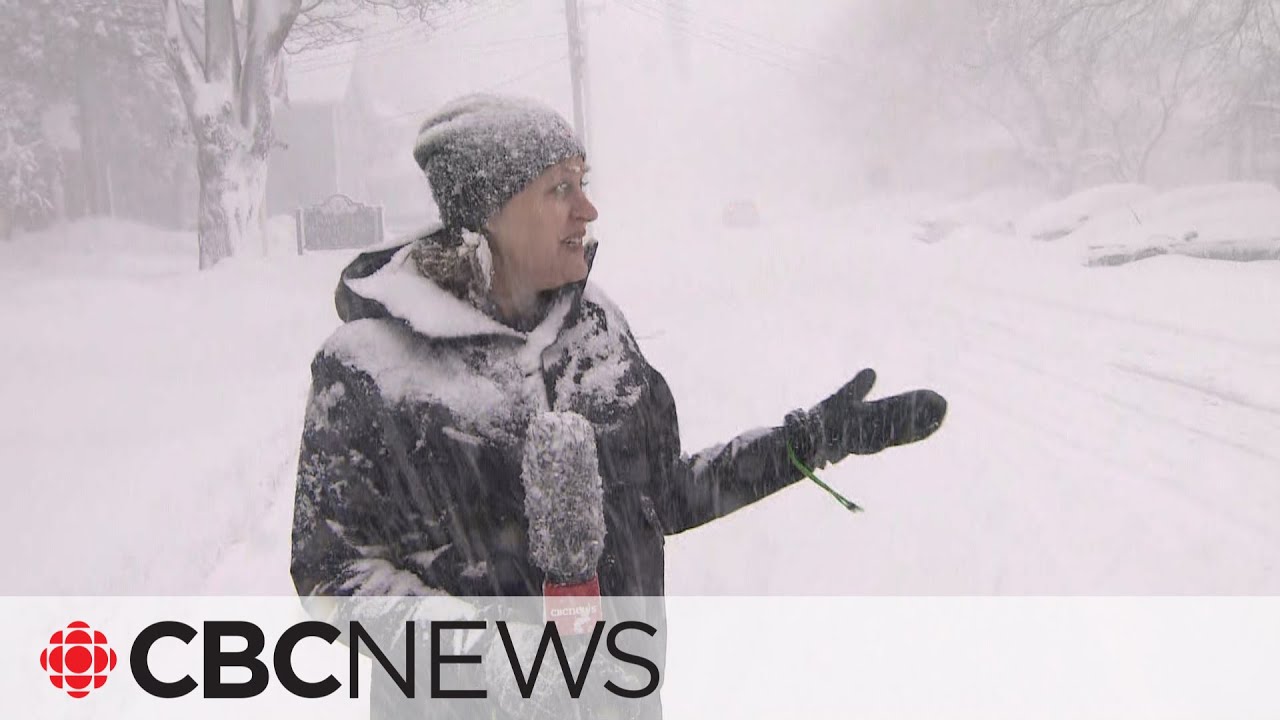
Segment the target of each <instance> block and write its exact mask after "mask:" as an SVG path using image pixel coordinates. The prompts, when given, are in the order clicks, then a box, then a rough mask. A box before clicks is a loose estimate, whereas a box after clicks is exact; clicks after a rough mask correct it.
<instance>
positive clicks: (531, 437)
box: [521, 412, 605, 583]
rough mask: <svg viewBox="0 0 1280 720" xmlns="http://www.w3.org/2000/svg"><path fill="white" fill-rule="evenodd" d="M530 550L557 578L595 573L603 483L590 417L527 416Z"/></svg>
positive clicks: (601, 541)
mask: <svg viewBox="0 0 1280 720" xmlns="http://www.w3.org/2000/svg"><path fill="white" fill-rule="evenodd" d="M521 478H522V480H523V482H524V511H525V517H526V518H527V519H528V521H529V554H530V556H531V558H532V559H533V562H534V564H535V565H537V566H538V567H539V568H541V569H542V571H543V572H544V573H546V574H547V576H548V579H550V580H551V581H553V582H557V583H574V582H582V581H585V580H588V579H590V578H591V577H592V576H594V575H595V574H596V564H597V563H598V562H599V561H600V554H601V553H602V552H604V535H605V525H604V487H603V485H602V484H601V481H600V469H599V464H598V459H597V457H596V440H595V433H594V432H593V430H592V428H591V423H589V422H587V419H586V418H584V417H582V416H581V415H579V414H577V413H573V412H544V413H540V414H539V415H537V416H535V417H534V418H533V419H532V420H531V421H530V422H529V428H528V432H527V433H526V435H525V446H524V458H523V461H522V463H521Z"/></svg>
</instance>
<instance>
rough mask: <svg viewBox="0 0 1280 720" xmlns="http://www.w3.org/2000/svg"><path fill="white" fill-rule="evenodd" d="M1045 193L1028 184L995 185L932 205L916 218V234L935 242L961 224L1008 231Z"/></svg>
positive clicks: (964, 226) (1043, 200)
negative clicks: (944, 203) (939, 204)
mask: <svg viewBox="0 0 1280 720" xmlns="http://www.w3.org/2000/svg"><path fill="white" fill-rule="evenodd" d="M1046 199H1047V197H1046V195H1045V194H1044V193H1043V192H1041V191H1039V190H1034V189H1031V188H1018V187H1010V188H997V189H993V190H986V191H983V192H981V193H978V194H977V195H974V196H972V197H969V198H966V199H964V200H960V201H957V202H953V203H950V204H948V205H943V206H942V207H939V208H935V209H934V210H932V211H931V212H929V213H927V214H926V215H924V216H923V217H921V218H920V219H919V220H917V230H916V233H915V237H916V239H917V240H920V241H922V242H927V243H933V242H938V241H939V240H942V239H943V238H945V237H947V236H948V235H951V234H953V233H955V232H956V231H957V230H960V229H962V228H970V229H978V230H981V231H985V232H995V233H1011V232H1013V229H1014V220H1015V219H1016V218H1018V217H1019V216H1021V215H1022V214H1023V213H1025V212H1026V211H1027V210H1029V209H1030V208H1033V207H1036V206H1038V205H1040V204H1042V203H1044V202H1045V200H1046Z"/></svg>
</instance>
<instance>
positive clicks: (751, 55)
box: [618, 0, 804, 77]
mask: <svg viewBox="0 0 1280 720" xmlns="http://www.w3.org/2000/svg"><path fill="white" fill-rule="evenodd" d="M618 4H619V5H620V6H621V7H623V8H625V9H627V10H630V11H631V12H633V13H635V14H637V15H639V16H641V17H644V18H648V19H649V20H652V21H654V22H657V23H660V24H667V23H668V22H669V20H668V19H667V18H662V17H657V16H655V15H653V14H651V12H650V11H649V10H648V9H644V8H641V7H640V6H639V5H636V4H633V0H618ZM670 25H671V27H672V28H673V29H675V30H677V31H678V32H681V33H683V34H685V35H686V36H688V37H691V38H694V39H696V40H701V41H703V42H705V43H709V44H711V45H715V46H716V47H719V48H721V49H723V50H727V51H729V52H731V53H733V54H735V55H739V56H741V57H745V58H748V59H751V60H755V61H756V62H759V63H763V64H765V65H771V66H773V67H775V68H778V69H779V70H783V71H785V72H788V73H791V74H793V75H796V76H797V77H803V76H804V75H803V73H801V72H800V71H799V70H798V69H797V68H795V67H793V66H792V65H790V64H788V63H787V61H786V60H783V61H779V60H777V59H774V58H770V57H767V56H765V55H763V54H761V53H760V52H759V51H758V50H757V51H756V52H751V51H750V50H744V48H743V47H741V46H738V47H735V46H733V45H731V44H728V43H727V42H726V41H725V40H722V39H720V38H718V37H716V36H714V35H708V34H707V33H705V32H700V31H699V30H697V29H695V26H693V25H691V24H690V23H688V22H681V21H679V20H675V21H670Z"/></svg>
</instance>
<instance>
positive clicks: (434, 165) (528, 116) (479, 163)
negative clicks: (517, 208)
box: [413, 94, 586, 232]
mask: <svg viewBox="0 0 1280 720" xmlns="http://www.w3.org/2000/svg"><path fill="white" fill-rule="evenodd" d="M579 155H582V156H585V155H586V151H585V150H584V149H583V147H582V143H581V142H579V141H578V138H577V137H575V136H574V134H573V128H571V127H570V126H569V123H567V122H565V120H564V118H562V117H560V116H559V115H558V114H557V113H556V112H555V111H554V110H552V109H551V108H549V107H546V106H545V105H543V104H541V103H539V102H536V101H534V100H527V99H523V98H513V97H503V96H498V95H484V94H478V95H467V96H465V97H461V98H458V99H457V100H454V101H453V102H451V103H449V104H447V105H445V106H444V107H443V108H441V109H440V111H439V112H438V113H436V114H435V115H433V116H432V117H430V118H427V120H426V121H425V122H423V123H422V128H421V129H420V130H419V131H418V140H417V142H416V143H415V144H414V147H413V159H414V160H416V161H417V163H418V167H420V168H422V171H423V172H424V173H426V175H427V180H428V182H430V183H431V194H432V195H433V196H434V197H435V200H436V205H437V206H439V208H440V219H441V220H442V221H443V222H444V224H445V227H446V228H449V229H453V230H457V229H461V228H465V229H467V230H471V231H473V232H479V231H480V227H481V225H482V224H483V223H484V221H485V220H487V219H489V217H490V216H491V215H493V214H494V213H495V212H497V211H498V210H499V209H501V208H502V206H503V205H505V204H506V202H507V201H508V200H510V199H511V198H512V197H513V196H515V195H516V194H517V193H519V192H520V191H521V190H523V189H524V187H525V186H526V185H528V184H529V183H530V182H531V181H532V180H533V179H534V178H536V177H538V176H539V175H541V174H542V172H543V171H544V170H546V169H547V168H549V167H551V166H552V165H555V164H556V163H559V162H562V161H564V160H567V159H569V158H571V157H575V156H579Z"/></svg>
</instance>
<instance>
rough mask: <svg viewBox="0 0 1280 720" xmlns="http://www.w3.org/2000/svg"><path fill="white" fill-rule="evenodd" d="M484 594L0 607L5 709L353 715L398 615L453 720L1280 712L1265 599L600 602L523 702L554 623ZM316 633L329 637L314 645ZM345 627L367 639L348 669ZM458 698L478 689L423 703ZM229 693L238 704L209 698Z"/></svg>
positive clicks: (1276, 631)
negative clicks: (598, 615)
mask: <svg viewBox="0 0 1280 720" xmlns="http://www.w3.org/2000/svg"><path fill="white" fill-rule="evenodd" d="M495 602H496V601H495V600H494V599H479V598H472V599H461V600H459V599H451V598H450V599H437V600H431V601H423V600H421V599H412V600H410V599H395V598H392V599H368V600H361V601H344V602H342V603H330V604H327V605H325V606H324V607H313V608H311V614H308V613H307V612H305V611H304V610H303V608H302V606H301V604H300V603H299V601H298V599H297V598H233V597H204V598H164V597H138V598H125V597H44V598H35V597H31V598H24V597H8V598H0V626H3V628H4V630H5V633H6V637H8V638H9V641H8V642H7V643H6V644H5V648H4V650H3V651H0V682H3V685H4V687H3V692H2V694H0V698H2V699H0V704H2V707H3V710H4V712H3V716H4V717H22V718H117V717H118V718H131V719H132V718H143V717H157V718H159V717H165V718H169V717H193V718H204V717H208V718H225V717H228V716H234V717H235V718H237V720H248V719H249V718H272V719H273V720H274V719H277V718H281V717H299V716H305V717H307V718H309V719H311V718H363V717H368V716H369V713H370V706H371V703H370V697H371V695H373V694H376V693H377V692H385V691H387V690H390V691H391V692H392V693H393V694H394V693H395V692H397V689H396V686H395V685H394V684H387V683H385V682H384V683H383V685H382V686H381V687H380V688H378V689H377V690H375V689H374V685H375V683H374V682H373V680H372V675H373V674H374V673H373V668H374V666H375V664H376V662H377V661H376V660H375V659H373V658H372V657H371V656H370V655H368V654H367V653H368V652H369V650H368V645H369V644H374V645H378V646H379V649H381V650H383V651H384V654H385V655H386V656H387V658H388V661H389V662H390V664H391V666H392V667H393V668H395V670H396V672H399V673H403V672H404V670H405V669H406V650H405V647H404V643H403V642H400V641H398V640H397V639H396V638H395V637H392V635H395V634H396V631H395V628H397V627H399V628H404V627H405V625H404V623H405V622H407V621H409V620H413V621H414V623H415V625H414V626H413V628H414V633H415V635H416V636H417V637H418V638H419V640H420V643H419V645H418V646H417V647H418V650H417V652H416V653H415V655H414V664H415V667H414V672H413V673H411V675H412V676H413V680H414V681H415V682H416V685H415V690H416V692H417V698H416V699H417V700H418V701H421V702H427V703H428V704H429V706H430V707H431V708H433V709H434V710H433V712H436V711H438V710H439V708H440V707H444V706H448V707H449V708H451V710H450V711H449V712H450V713H452V714H450V715H449V716H458V717H468V716H476V715H480V714H484V715H485V716H486V717H487V716H488V713H490V711H491V710H492V708H494V707H499V708H501V712H505V713H508V714H511V715H512V716H514V717H534V716H538V715H540V714H546V713H547V712H548V708H556V712H555V715H556V716H565V715H566V714H569V713H574V714H578V715H581V716H596V715H598V713H595V712H594V711H592V710H591V708H592V707H597V706H592V705H590V704H589V703H591V702H603V703H608V704H610V707H612V708H614V710H610V712H614V711H617V712H619V713H621V714H622V716H643V717H652V716H656V715H655V713H656V712H657V699H658V698H659V697H660V698H661V705H662V711H663V714H664V715H665V717H668V718H685V717H715V716H718V717H726V718H728V717H732V718H754V717H759V718H779V717H805V718H823V717H830V718H845V717H859V718H894V719H895V720H896V719H900V718H1011V719H1012V718H1017V719H1019V720H1022V719H1024V718H1028V717H1035V718H1056V717H1061V718H1083V717H1088V718H1136V717H1159V718H1227V717H1229V718H1251V717H1258V718H1274V717H1277V716H1280V693H1277V692H1276V690H1275V688H1276V687H1277V683H1276V679H1277V676H1278V675H1280V599H1277V598H1263V597H1233V598H840V597H832V598H783V597H770V598H760V597H714V598H711V597H703V598H682V597H670V598H666V599H665V622H663V618H662V605H663V603H662V602H661V601H660V600H654V599H648V600H641V599H634V601H633V602H632V604H630V605H619V604H617V603H616V602H615V601H614V600H613V599H608V598H606V599H605V602H606V608H605V611H604V619H603V621H601V623H600V629H599V634H598V637H596V638H595V641H594V643H593V642H592V635H591V632H588V630H590V629H583V632H582V634H578V635H566V637H565V639H564V640H563V647H564V649H565V650H564V653H565V658H566V661H567V662H568V664H569V673H568V674H567V676H566V674H565V673H562V672H561V670H560V661H559V656H558V655H557V649H556V646H555V644H554V642H552V643H551V644H549V645H548V646H547V648H546V650H545V652H544V653H543V655H544V662H543V663H542V666H541V670H540V674H539V676H538V677H537V678H536V683H535V684H534V685H533V686H532V688H531V690H530V692H529V693H528V694H529V695H530V698H529V699H528V700H525V699H524V698H523V693H522V692H521V683H522V682H527V681H528V680H529V679H530V677H531V675H530V672H531V668H532V665H533V659H534V657H535V656H536V655H537V645H538V642H539V640H540V639H541V637H542V634H543V633H544V632H547V628H546V626H545V625H543V624H542V621H543V620H545V619H546V618H545V615H544V614H545V613H549V612H550V609H549V608H545V607H544V606H543V605H542V604H541V603H542V600H541V599H540V598H534V599H529V600H524V601H516V600H509V599H508V600H503V601H501V603H498V604H495ZM501 618H506V619H505V620H502V621H501V622H499V619H501ZM379 619H381V620H386V621H387V622H385V623H382V624H381V625H379ZM320 621H323V624H324V625H327V626H328V627H332V628H334V634H335V635H336V634H338V633H342V637H341V638H336V639H335V640H334V641H333V642H330V641H329V640H327V639H325V638H323V637H321V636H320V635H319V634H316V633H317V631H318V630H322V629H323V628H321V624H322V623H321V622H320ZM353 621H355V622H358V623H360V624H361V630H362V631H363V632H365V633H366V636H364V637H363V642H364V645H362V646H361V647H362V649H363V650H364V653H365V654H361V655H360V656H358V658H357V661H356V670H357V671H356V673H355V675H354V676H353V675H352V674H351V659H352V657H351V651H350V649H349V646H348V644H347V643H349V641H350V639H351V636H352V634H353V633H354V632H355V631H354V630H353V629H352V626H351V623H352V622H353ZM628 621H630V622H633V623H638V624H644V625H647V626H648V627H651V628H652V629H653V630H654V634H653V635H650V634H649V633H648V631H647V630H644V629H642V628H640V627H639V625H637V624H632V625H630V626H625V627H624V626H623V623H624V622H628ZM456 622H471V623H478V624H479V625H473V626H472V627H471V628H469V629H458V628H457V627H455V626H453V625H448V623H456ZM301 623H311V624H310V625H300V624H301ZM436 624H444V626H443V627H442V628H440V630H439V632H438V634H437V635H436V636H435V637H432V628H433V627H434V625H436ZM481 626H482V627H481ZM389 630H390V632H391V635H388V634H386V633H387V632H388V631H389ZM566 632H567V633H571V632H573V631H572V630H566ZM220 635H221V636H222V638H221V640H218V637H219V636H220ZM254 635H260V638H259V640H260V643H261V645H262V648H261V649H260V650H257V649H256V648H254V647H252V646H253V644H254V642H255V641H254V640H253V639H250V638H251V636H254ZM557 635H558V633H557ZM664 638H665V643H666V647H665V662H664V653H663V650H662V646H661V641H662V640H663V639H664ZM397 643H398V644H397ZM282 645H283V646H286V647H285V650H286V651H285V652H284V654H283V658H284V662H283V664H282V663H281V652H282V651H281V646H282ZM508 646H509V647H510V651H508V650H507V647H508ZM246 648H247V649H248V650H249V652H248V653H245V652H244V651H245V650H246ZM592 648H594V650H592ZM255 650H256V652H255ZM219 651H220V652H221V653H222V655H221V656H219V655H218V654H217V653H218V652H219ZM433 653H438V656H437V655H433ZM513 655H514V657H513ZM246 656H253V659H256V660H257V661H259V662H260V664H261V670H260V672H259V675H258V676H256V677H255V674H254V671H252V670H251V669H250V667H249V666H252V665H254V664H255V663H254V662H253V661H252V660H250V659H246ZM468 657H470V658H474V659H466V658H468ZM584 657H590V658H591V659H590V661H589V662H585V663H584ZM459 658H463V659H461V660H459ZM646 660H648V661H650V662H651V667H652V669H650V666H647V665H646V664H645V661H646ZM513 663H514V665H513ZM219 665H221V670H218V666H219ZM282 668H283V671H284V673H287V674H291V675H292V676H293V677H292V679H288V678H285V677H284V675H283V674H282V672H281V670H282ZM583 668H586V674H585V675H583V674H582V670H583ZM437 672H438V673H439V678H438V683H437V684H438V686H437V685H436V684H433V683H435V682H436V681H437V678H434V677H433V675H434V674H435V673H437ZM652 674H659V675H660V678H659V682H660V686H661V687H660V689H658V688H657V684H656V683H650V680H651V679H653V678H651V675H652ZM517 675H520V676H523V677H517ZM140 678H141V679H140ZM330 678H331V679H332V681H331V682H330V683H329V684H328V686H327V687H326V686H325V684H324V681H326V680H329V679H330ZM353 678H354V679H353ZM574 680H578V681H580V682H581V692H580V697H578V698H573V697H570V695H572V693H571V692H569V691H568V689H567V683H569V684H571V683H572V681H574ZM614 681H616V682H614ZM610 682H613V683H614V684H613V688H614V690H617V691H620V692H615V691H614V690H609V689H608V683H610ZM255 683H257V685H255ZM335 683H336V684H335ZM650 685H653V687H649V686H650ZM353 686H355V687H356V688H357V689H358V692H357V695H358V697H356V698H354V699H353V698H352V697H351V694H352V689H353ZM525 687H526V689H529V686H528V685H527V684H526V686H525ZM157 689H159V690H160V695H165V694H177V695H179V696H178V697H172V698H166V697H161V696H157V693H156V690H157ZM300 689H301V690H302V691H303V694H306V693H307V692H316V693H318V692H320V691H323V690H325V689H328V690H329V692H328V693H327V694H326V695H325V696H324V697H318V698H309V697H301V696H299V690H300ZM468 689H470V690H480V689H483V690H486V691H487V692H488V697H487V698H485V699H483V700H478V701H477V700H458V699H452V698H442V697H436V698H432V697H429V696H431V695H435V694H437V692H436V691H440V690H443V691H445V692H446V693H447V692H448V691H450V690H453V691H457V690H468ZM646 689H648V690H649V692H648V693H645V694H644V696H643V697H640V698H632V697H626V696H625V694H626V692H632V693H640V692H643V691H645V690H646ZM255 691H256V692H255ZM554 692H558V693H559V695H558V696H557V697H555V698H551V700H548V697H550V695H548V693H554ZM236 693H239V694H252V696H251V697H243V698H235V697H217V695H219V694H223V695H226V694H236ZM77 695H78V696H77ZM385 697H386V696H385V695H384V698H385ZM591 698H594V700H592V699H591ZM548 702H552V703H564V704H563V705H554V704H553V705H548V704H547V703H548ZM513 703H514V704H513ZM539 703H542V704H539ZM410 706H411V704H408V705H406V704H404V703H401V704H400V705H397V706H396V707H400V708H401V709H402V710H403V708H404V707H410ZM417 707H420V706H417ZM482 711H483V712H482ZM381 716H386V715H385V713H383V715H381ZM437 716H438V715H437Z"/></svg>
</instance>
